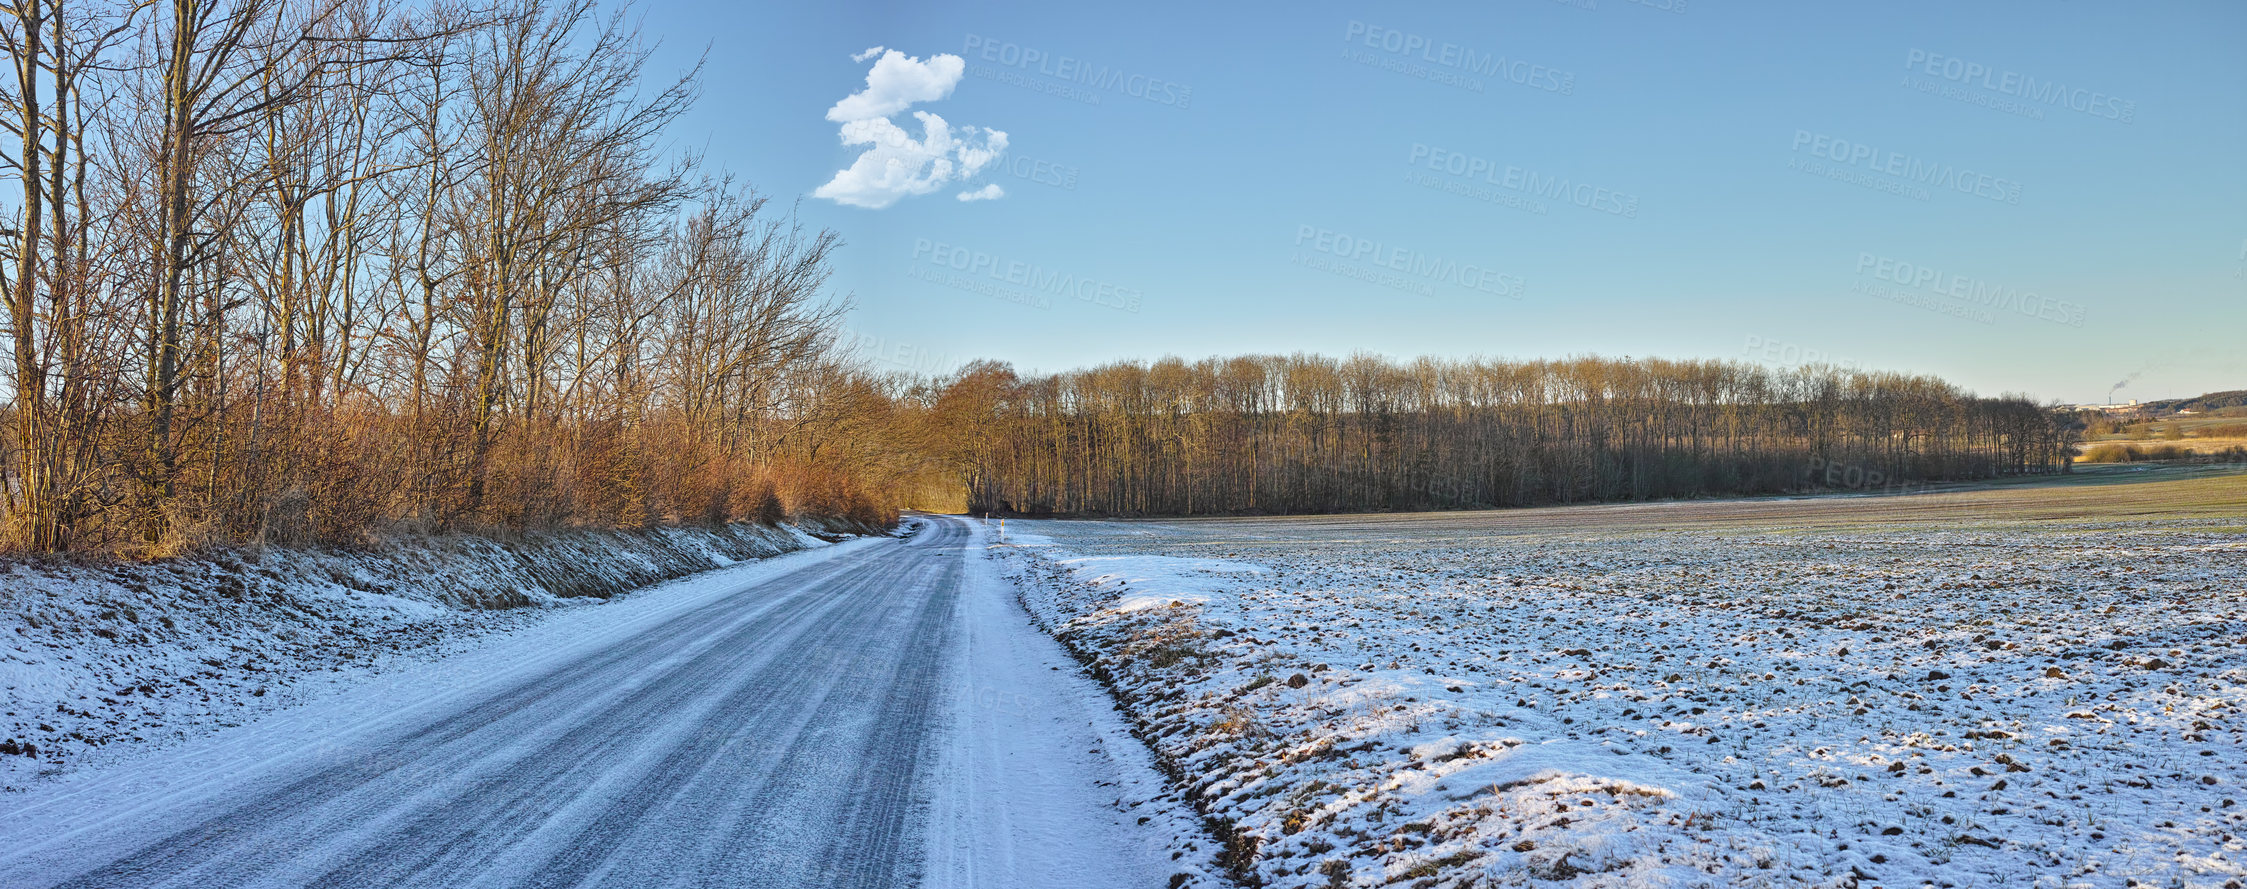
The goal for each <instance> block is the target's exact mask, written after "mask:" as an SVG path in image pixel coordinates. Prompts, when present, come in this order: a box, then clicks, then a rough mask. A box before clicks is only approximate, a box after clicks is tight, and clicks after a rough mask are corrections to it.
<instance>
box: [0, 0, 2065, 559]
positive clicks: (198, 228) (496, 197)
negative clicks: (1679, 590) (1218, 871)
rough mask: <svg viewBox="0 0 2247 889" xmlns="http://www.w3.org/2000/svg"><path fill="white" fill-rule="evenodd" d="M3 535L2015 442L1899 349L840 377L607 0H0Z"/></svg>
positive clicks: (823, 253)
mask: <svg viewBox="0 0 2247 889" xmlns="http://www.w3.org/2000/svg"><path fill="white" fill-rule="evenodd" d="M0 34H4V35H5V37H6V39H7V40H8V41H9V44H10V46H11V47H12V48H13V49H14V50H15V51H14V52H13V53H11V56H10V61H11V70H10V72H9V76H8V77H7V78H5V80H4V82H0V125H4V126H5V128H6V130H7V136H8V138H7V139H6V140H4V144H0V177H4V178H5V179H6V184H7V188H6V189H0V211H4V212H0V298H4V300H5V308H6V313H5V318H4V319H0V326H4V329H5V332H6V337H7V348H6V349H5V350H4V351H5V359H4V362H5V368H6V373H5V375H4V378H0V423H4V425H5V430H6V431H5V434H0V549H6V550H9V551H16V552H83V553H108V554H115V555H122V556H127V557H138V558H151V557H162V556H166V555H172V554H177V553H182V552H187V551H191V550H194V549H197V548H200V547H210V546H228V545H241V544H310V543H320V544H344V545H351V544H359V543H365V542H369V541H373V540H377V539H380V538H382V537H384V536H385V535H393V534H401V533H411V534H463V533H465V534H485V533H507V532H513V531H521V530H532V529H554V528H569V527H604V528H615V527H648V526H653V525H660V524H666V523H712V522H729V521H761V522H768V523H769V522H776V521H780V520H782V519H785V518H791V517H792V518H797V519H809V520H815V521H838V520H839V521H843V522H848V523H856V524H858V525H861V526H880V525H885V524H887V523H888V522H890V521H893V520H894V517H895V514H896V510H897V509H898V508H899V507H901V506H910V505H921V506H937V507H950V508H958V507H960V506H963V505H965V506H969V507H972V508H974V509H977V510H986V511H1000V512H1009V513H1031V514H1071V515H1157V514H1162V515H1173V514H1177V515H1191V514H1208V513H1240V512H1330V511H1337V510H1353V509H1432V508H1458V507H1482V506H1517V505H1528V504H1537V503H1572V502H1582V501H1587V500H1632V499H1644V498H1651V497H1669V496H1694V495H1703V494H1720V493H1764V492H1773V491H1791V490H1802V489H1807V488H1824V487H1835V486H1843V487H1886V486H1890V485H1894V484H1900V483H1911V482H1915V481H1921V480H1930V479H1962V478H1979V477H1986V476H1991V475H1998V474H2006V473H2024V472H2050V471H2054V470H2056V469H2059V468H2061V467H2062V466H2063V465H2064V463H2065V460H2066V454H2068V453H2070V449H2069V446H2070V443H2071V439H2070V437H2069V436H2070V433H2069V432H2068V431H2067V430H2066V428H2065V426H2066V424H2065V423H2063V422H2060V421H2059V420H2057V419H2055V417H2054V416H2053V415H2051V414H2050V412H2048V411H2046V410H2043V409H2041V408H2039V407H2038V406H2036V405H2034V404H2032V403H2030V402H2029V401H2027V400H2026V399H2023V398H2018V397H2014V398H1997V399H1988V398H1978V397H1974V396H1971V395H1967V394H1964V393H1961V392H1959V391H1958V390H1956V389H1954V388H1953V387H1951V386H1948V385H1946V384H1944V383H1942V382H1940V381H1937V380H1933V379H1929V378H1926V377H1914V376H1902V375H1894V374H1866V373H1853V372H1842V371H1835V370H1828V369H1812V370H1769V369H1765V368H1760V367H1756V366H1750V365H1742V364H1736V363H1723V362H1691V361H1687V362H1669V361H1655V360H1642V361H1633V360H1602V359H1596V358H1583V359H1572V360H1565V361H1530V362H1502V361H1445V360H1435V359H1424V360H1420V361H1414V362H1405V363H1400V362H1396V361H1391V360H1386V359H1379V358H1371V357H1352V358H1349V359H1330V358H1321V357H1312V356H1291V357H1274V356H1246V357H1236V358H1229V359H1209V360H1204V361H1200V362H1196V363H1192V364H1188V363H1185V362H1183V361H1180V360H1177V359H1164V360H1161V361H1157V362H1154V363H1151V364H1149V363H1134V362H1126V363H1120V364H1111V365H1108V366H1105V367H1098V368H1092V369H1087V370H1081V371H1073V372H1067V373H1059V374H1051V375H1044V376H1030V377H1020V376H1017V375H1016V374H1015V373H1014V372H1013V371H1012V370H1011V369H1009V368H1007V367H1006V366H1004V365H1001V364H995V363H990V362H978V363H974V364H971V365H969V366H968V367H966V368H965V369H963V370H960V371H958V372H955V373H951V374H947V375H945V376H943V377H941V378H926V377H915V376H911V375H906V374H898V373H889V372H881V371H877V370H874V369H873V368H874V367H875V366H876V364H875V362H871V361H866V360H862V359H861V358H860V357H859V356H856V355H854V354H853V350H852V349H851V348H849V347H848V346H847V345H846V344H845V343H844V341H843V338H842V333H843V331H842V328H841V321H842V319H843V318H844V317H845V315H846V313H847V312H848V311H849V310H850V300H849V299H848V298H847V297H845V296H841V295H838V294H835V293H834V292H832V288H831V286H830V284H829V278H830V273H831V272H832V270H833V267H834V263H835V261H836V258H837V252H838V251H839V250H840V249H841V247H842V245H841V241H840V239H839V238H838V237H837V236H836V235H835V233H834V232H832V231H829V230H824V229H817V230H815V229H812V228H809V227H807V226H806V225H804V224H803V223H802V222H801V220H799V219H798V218H797V217H796V215H795V213H794V210H793V208H792V207H787V206H780V205H776V204H775V203H774V202H773V201H772V200H771V199H770V198H768V197H767V196H766V195H764V194H762V193H760V192H758V191H757V190H755V189H754V188H752V187H750V186H748V185H746V184H744V183H742V182H741V181H739V180H737V179H736V178H735V177H734V176H733V175H731V174H729V173H728V172H727V171H725V170H722V169H716V168H714V167H712V166H711V165H709V164H707V163H705V162H704V161H703V160H702V159H701V158H699V157H697V156H694V155H692V154H691V153H685V154H683V153H681V152H679V151H677V150H675V149H674V148H672V147H671V143H670V142H668V141H667V134H668V133H670V132H671V130H672V128H673V125H674V123H675V122H676V121H678V120H679V118H680V116H681V115H682V114H683V113H685V112H686V111H687V110H688V109H689V108H690V107H691V106H692V104H693V102H694V100H695V98H696V96H697V95H698V93H699V90H700V86H699V82H698V72H697V71H695V70H687V71H683V72H677V73H673V74H662V73H658V72H654V71H651V70H650V64H649V60H650V58H651V50H650V46H649V44H648V42H647V41H645V40H643V39H642V37H641V35H640V34H639V33H637V31H636V30H635V28H634V25H633V19H632V18H631V17H630V14H629V11H628V10H625V11H614V12H604V11H602V10H601V9H600V8H599V7H598V5H597V4H596V3H595V2H594V0H505V2H503V3H501V4H500V5H499V6H497V7H470V6H454V5H450V4H446V3H438V4H435V5H420V4H393V3H391V2H387V0H322V2H316V3H294V2H283V0H228V2H203V0H162V2H135V3H89V2H62V0H18V2H13V3H11V4H10V5H9V6H8V7H7V9H6V11H5V13H4V14H0Z"/></svg>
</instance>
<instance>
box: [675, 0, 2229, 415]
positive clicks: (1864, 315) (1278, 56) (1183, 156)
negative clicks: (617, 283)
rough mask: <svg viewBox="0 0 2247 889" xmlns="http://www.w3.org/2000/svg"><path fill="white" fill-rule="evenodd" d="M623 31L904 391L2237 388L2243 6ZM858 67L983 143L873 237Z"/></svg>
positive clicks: (1706, 3) (1282, 9)
mask: <svg viewBox="0 0 2247 889" xmlns="http://www.w3.org/2000/svg"><path fill="white" fill-rule="evenodd" d="M1680 7H1682V8H1680ZM642 11H643V14H644V16H645V29H646V31H647V33H648V35H649V36H650V37H651V38H654V39H659V40H661V41H662V42H663V47H662V50H661V52H660V53H659V54H658V56H657V59H656V66H657V68H658V70H659V71H668V70H674V69H676V68H678V67H680V66H682V65H685V64H687V63H689V62H691V60H692V59H693V57H694V56H696V55H697V54H700V53H703V52H705V51H707V53H708V67H707V69H706V72H705V80H704V82H705V94H704V96H703V98H702V100H701V102H700V103H699V105H698V106H697V108H696V109H695V111H694V112H693V113H692V114H691V115H690V116H689V117H688V118H687V119H686V120H685V121H683V122H682V124H681V125H680V126H679V127H678V128H677V131H676V132H677V138H678V140H679V143H680V145H679V147H680V148H681V149H682V150H700V151H702V152H704V153H705V154H706V156H707V157H708V159H709V160H710V161H712V162H713V163H714V164H716V165H720V166H723V167H725V168H727V169H730V170H731V171H733V172H734V173H736V174H737V175H739V176H741V177H743V178H746V179H747V180H749V181H750V182H752V183H754V184H755V185H756V186H757V187H759V188H760V189H762V190H764V191H766V192H768V193H770V194H772V195H774V196H775V197H776V198H779V199H781V202H782V203H786V202H789V201H800V213H801V214H802V217H803V219H804V220H805V221H806V222H808V223H810V224H812V225H815V226H823V227H828V228H832V229H834V230H836V231H837V232H839V233H840V234H841V235H842V237H843V239H844V240H845V242H846V246H845V247H844V249H843V250H842V252H841V253H840V258H839V261H838V265H837V273H836V276H835V279H834V283H835V287H836V289H837V292H838V293H847V294H849V295H850V296H851V297H852V298H853V299H854V300H855V302H856V304H857V309H856V311H854V312H853V313H852V316H851V318H850V322H849V326H850V327H851V329H852V330H854V331H856V332H857V333H859V334H860V335H862V336H863V337H864V338H865V339H864V341H865V343H866V344H867V345H868V347H869V348H870V349H871V350H873V351H875V352H877V353H878V354H879V357H881V358H884V359H887V360H891V361H893V362H896V363H898V364H899V365H900V366H911V367H915V368H917V369H922V370H942V369H945V368H947V367H948V366H949V365H951V364H954V363H957V362H958V361H960V360H964V359H967V358H977V357H988V358H996V359H1001V360H1006V361H1010V362H1013V363H1014V364H1015V365H1016V366H1018V367H1021V368H1024V369H1035V370H1058V369H1064V368H1069V367H1076V366H1082V365H1086V364H1090V363H1095V362H1101V361H1107V360H1112V359H1118V358H1134V357H1136V358H1153V357H1159V356H1162V355H1180V356H1184V357H1187V358H1198V357H1202V356H1207V355H1212V354H1235V353H1242V352H1293V351H1314V352H1326V353H1333V354H1346V353H1349V352H1352V351H1359V350H1364V351H1372V352H1379V353H1385V354H1389V355H1395V356H1411V355H1421V354H1434V355H1451V356H1466V355H1486V356H1498V357H1538V356H1546V357H1559V356H1566V355H1573V354H1585V353H1599V354H1605V355H1632V356H1664V357H1727V358H1739V359H1745V360H1754V361H1762V362H1766V363H1770V364H1775V365H1778V364H1791V363H1798V362H1800V361H1803V360H1806V359H1818V358H1824V359H1826V360H1830V361H1833V362H1835V363H1841V364H1854V365H1861V366H1864V367H1868V368H1879V369H1897V370H1910V371H1917V372H1927V373H1934V374H1938V375H1940V376H1943V377H1945V378H1947V379H1950V380H1952V381H1955V382H1958V383H1960V384H1962V385H1965V386H1967V387H1969V388H1972V389H1975V390H1977V391H1980V392H1983V393H1987V394H1995V393H1998V392H2026V393H2029V394H2031V395H2034V396H2036V397H2038V398H2042V399H2063V400H2068V401H2095V400H2100V399H2103V398H2104V397H2105V396H2106V394H2107V392H2108V390H2109V387H2110V386H2111V385H2112V384H2113V383H2115V382H2118V381H2122V380H2125V379H2128V380H2130V381H2131V382H2130V385H2129V386H2127V387H2126V388H2124V389H2123V390H2122V391H2120V392H2118V393H2116V397H2117V398H2130V397H2138V398H2156V397H2166V396H2169V395H2183V394H2196V393H2198V392H2200V391H2203V390H2208V389H2218V388H2241V387H2247V349H2242V348H2240V347H2239V345H2238V341H2239V339H2240V334H2241V332H2242V331H2243V330H2247V160H2243V159H2247V4H2240V3H2231V2H2207V3H2143V4H2138V3H2120V2H2089V0H2064V2H2042V3H2018V4H2015V3H1973V4H1950V3H1911V4H1831V3H1808V4H1805V3H1764V2H1755V3H1750V2H1738V0H1732V2H1723V0H1647V2H1644V3H1640V2H1630V0H1576V2H1572V3H1563V2H1557V0H1503V2H1481V3H1462V4H1446V5H1415V6H1412V7H1409V8H1406V7H1403V6H1401V5H1396V4H1365V5H1344V4H1326V3H1314V4H1300V5H1285V6H1283V5H1280V4H1256V5H1254V6H1253V7H1249V6H1246V5H1243V6H1242V8H1236V9H1224V8H1217V7H1216V6H1213V5H1209V4H1199V3H1176V4H1170V3H1150V2H1142V3H1133V4H1123V5H1112V6H1107V7H1105V8H1101V9H1098V10H1094V9H1089V8H1080V5H1075V4H1051V3H992V4H974V5H969V4H958V5H950V4H943V3H921V4H913V5H904V4H847V3H846V4H821V5H817V6H816V7H815V8H809V9H784V8H777V7H767V6H764V5H755V6H751V5H743V4H735V3H720V2H679V0H657V2H654V3H651V4H649V5H647V6H645V7H643V10H642ZM876 46H880V47H886V48H888V49H890V50H895V51H896V52H898V53H900V54H901V57H900V59H899V60H898V62H899V63H901V64H902V63H904V62H908V61H910V62H913V63H915V64H918V65H922V66H929V68H928V70H931V71H935V70H938V69H939V68H941V65H942V63H941V62H939V61H938V59H937V56H939V55H943V54H949V55H952V56H957V57H960V58H959V61H960V63H961V64H960V66H959V68H958V69H957V74H956V77H955V78H954V82H950V83H948V84H938V85H937V86H947V85H948V86H949V87H950V92H949V94H948V95H946V96H945V97H943V98H941V99H933V100H926V101H919V102H915V103H914V104H912V105H911V106H910V108H909V109H908V110H903V111H900V112H898V113H896V114H892V115H889V116H888V117H887V118H886V119H887V120H889V121H890V122H891V123H894V124H895V126H896V127H898V128H900V129H901V130H902V131H903V132H904V133H906V134H908V135H909V136H911V137H912V138H915V139H919V138H922V136H923V135H924V131H923V127H922V124H921V123H920V122H919V121H917V120H916V119H915V118H914V117H913V113H914V112H929V113H933V114H935V115H938V116H940V117H941V118H942V119H943V120H944V121H946V122H947V123H948V125H949V126H950V127H951V128H953V129H954V130H955V135H958V132H957V131H958V130H959V128H961V127H963V126H966V127H974V128H987V129H989V130H998V131H1003V132H1004V134H1005V151H1004V153H1003V155H1002V156H1001V157H1000V158H999V159H998V160H997V161H994V162H991V163H989V164H987V165H985V166H984V167H983V169H982V170H981V171H980V172H979V174H978V175H976V176H974V177H973V178H971V179H965V180H959V179H958V173H959V172H960V168H961V167H962V166H964V165H963V164H959V163H955V164H954V169H953V171H952V172H953V174H954V180H955V181H949V182H945V183H944V184H943V187H941V188H936V189H935V190H933V191H931V192H930V193H927V194H914V195H904V194H900V195H894V196H892V197H893V198H894V201H893V202H891V203H888V204H887V206H883V207H881V208H879V209H870V208H867V207H863V206H849V205H845V204H843V203H838V202H837V201H835V200H830V199H827V198H822V197H815V196H814V192H815V191H818V190H820V189H821V187H822V186H823V185H825V184H827V183H828V182H829V180H830V179H832V178H834V177H835V176H836V174H837V172H838V171H841V170H844V169H846V168H850V167H851V166H852V165H853V163H854V161H856V160H857V159H858V158H859V156H860V154H861V152H862V151H863V150H864V149H865V146H864V145H857V146H853V145H845V144H844V142H843V140H842V139H841V138H840V137H839V129H840V128H839V125H838V122H837V120H831V119H829V110H830V109H831V108H834V107H835V106H836V104H837V103H838V102H839V101H841V100H842V99H844V97H846V96H849V95H852V94H854V93H858V92H860V91H862V90H867V89H868V84H867V77H868V72H869V69H871V68H873V67H874V66H875V64H876V59H878V58H879V56H873V57H867V58H866V59H864V60H862V61H853V56H854V55H858V54H860V53H862V52H863V51H865V50H867V49H868V48H870V47H876ZM907 57H909V58H907ZM1064 59H1066V60H1067V61H1064ZM1064 66H1066V67H1064ZM901 70H902V69H901ZM913 70H915V71H920V70H921V69H918V68H916V69H913ZM935 76H939V77H940V76H941V72H940V71H939V74H938V75H935ZM877 92H878V91H877ZM845 126H847V125H845ZM877 126H885V127H886V126H887V125H884V124H877ZM969 132H970V134H971V135H972V134H977V133H979V132H980V130H977V131H969ZM981 135H983V136H984V137H986V139H987V138H988V134H987V133H982V134H981ZM952 157H953V159H954V160H957V159H959V158H960V157H961V156H959V155H953V156H952ZM875 168H876V169H878V168H879V164H876V165H875ZM991 184H996V185H998V186H999V187H1000V188H999V190H1000V191H1003V192H1004V195H1003V196H1002V197H998V198H996V199H992V200H977V201H963V200H959V199H958V198H957V197H956V195H957V194H958V193H960V192H963V191H970V190H982V189H985V188H986V187H987V186H989V185H991ZM888 199H889V198H885V200H888Z"/></svg>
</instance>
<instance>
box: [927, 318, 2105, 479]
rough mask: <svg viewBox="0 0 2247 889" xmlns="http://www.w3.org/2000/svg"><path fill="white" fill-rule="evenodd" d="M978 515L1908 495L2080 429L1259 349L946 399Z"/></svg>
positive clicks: (995, 376) (1675, 377)
mask: <svg viewBox="0 0 2247 889" xmlns="http://www.w3.org/2000/svg"><path fill="white" fill-rule="evenodd" d="M929 403H930V405H931V412H932V415H935V416H941V417H948V418H950V419H949V420H948V421H947V422H949V423H950V424H951V426H952V428H954V429H956V430H957V434H956V436H955V437H956V439H957V442H958V444H957V447H956V450H955V452H954V453H955V457H956V460H957V462H958V464H959V465H960V466H961V467H963V473H964V476H965V484H966V486H967V488H968V495H969V500H970V504H971V508H972V509H975V510H978V511H997V512H1005V513H1016V514H1041V515H1045V514H1051V515H1199V514H1234V513H1255V512H1269V513H1318V512H1340V511H1358V510H1389V509H1397V510H1409V509H1444V508H1473V507H1497V506H1528V505H1535V504H1550V503H1579V502H1587V501H1615V500H1644V499H1649V498H1662V497H1690V496H1698V495H1712V494H1760V493H1778V492H1790V491H1803V490H1816V489H1833V488H1855V489H1864V488H1890V487H1893V486H1896V485H1903V484H1911V483H1918V482H1925V481H1934V480H1950V479H1972V478H1986V477H1991V476H1997V475H2008V474H2020V473H2043V472H2055V471H2061V470H2063V469H2064V468H2065V467H2066V466H2067V463H2068V460H2069V455H2070V454H2071V453H2072V452H2073V447H2072V446H2073V443H2074V440H2075V435H2074V432H2073V427H2072V425H2071V424H2070V423H2068V422H2065V421H2064V419H2063V418H2062V417H2060V416H2059V415H2057V414H2055V412H2054V411H2052V410H2050V409H2047V408H2045V407H2041V406H2039V405H2037V404H2035V403H2034V402H2032V401H2030V400H2029V399H2027V398H2025V397H2018V396H2010V397H2002V398H1983V397H1976V396H1973V395H1971V394H1968V393H1965V392H1962V391H1960V390H1959V389H1957V388H1956V387H1954V386H1951V385H1949V384H1947V383H1944V382H1942V381H1941V380H1937V379H1934V378H1931V377H1926V376H1913V375H1906V374H1895V373H1866V372H1858V371H1850V370H1842V369H1836V368H1830V367H1808V368H1796V369H1773V368H1767V367H1763V366H1759V365H1754V364H1747V363H1741V362H1732V361H1664V360H1653V359H1648V360H1631V359H1621V360H1615V359H1602V358H1576V359H1569V360H1561V361H1486V360H1462V361H1450V360H1439V359H1432V358H1423V359H1420V360H1416V361H1409V362H1398V361H1391V360H1386V359H1383V358H1378V357H1371V356H1355V357H1351V358H1348V359H1335V358H1328V357H1322V356H1315V355H1291V356H1284V357H1283V356H1262V355H1252V356H1241V357H1234V358H1213V359H1208V360H1204V361H1198V362H1193V363H1187V362H1185V361H1181V360H1178V359H1174V358H1173V359H1164V360H1161V361H1156V362H1153V363H1145V362H1130V361H1127V362H1120V363H1115V364H1109V365H1105V366H1101V367H1095V368H1090V369H1086V370H1079V371H1072V372H1067V373H1058V374H1050V375H1043V376H1030V377H1023V376H1019V375H1017V374H1016V373H1015V372H1014V371H1013V370H1012V369H1011V368H1009V367H1007V366H1005V365H1000V364H994V363H979V364H975V365H971V366H970V367H968V368H966V369H964V370H963V371H962V372H961V373H960V374H958V376H957V377H956V378H954V379H951V380H948V381H946V382H945V384H944V385H943V386H942V387H941V388H940V389H939V390H938V391H935V392H934V393H932V395H931V396H930V399H929Z"/></svg>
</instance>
